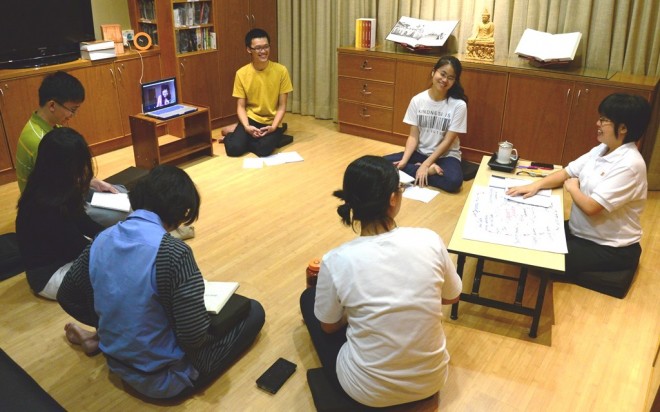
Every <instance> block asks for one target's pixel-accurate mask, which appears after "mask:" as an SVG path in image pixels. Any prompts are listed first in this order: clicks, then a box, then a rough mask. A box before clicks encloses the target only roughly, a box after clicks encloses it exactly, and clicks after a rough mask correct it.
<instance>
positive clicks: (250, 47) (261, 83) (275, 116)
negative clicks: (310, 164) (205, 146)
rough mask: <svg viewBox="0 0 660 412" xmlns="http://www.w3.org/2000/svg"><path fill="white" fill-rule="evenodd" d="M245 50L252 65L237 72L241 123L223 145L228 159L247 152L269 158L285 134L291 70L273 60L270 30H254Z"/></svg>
mask: <svg viewBox="0 0 660 412" xmlns="http://www.w3.org/2000/svg"><path fill="white" fill-rule="evenodd" d="M245 47H246V50H247V52H248V53H249V54H250V55H251V56H252V62H251V63H249V64H247V65H245V66H243V67H241V68H240V69H238V71H236V77H235V79H234V91H233V93H232V95H233V96H234V97H236V98H237V99H238V102H237V108H236V111H237V114H238V121H239V122H238V124H236V125H235V129H234V130H233V131H232V132H230V133H228V134H227V135H226V136H225V138H224V140H223V143H224V144H225V151H226V152H227V156H231V157H238V156H242V155H244V154H245V153H247V152H252V153H254V154H256V155H257V156H259V157H263V156H269V155H271V154H272V153H273V151H275V148H276V147H277V146H278V143H279V142H280V139H281V138H282V134H283V133H284V131H283V128H282V126H281V123H282V119H283V118H284V113H285V111H286V99H287V94H288V93H290V92H292V91H293V85H292V84H291V79H290V78H289V72H288V70H287V68H286V67H284V66H283V65H281V64H279V63H276V62H273V61H270V60H269V56H270V36H268V33H266V31H264V30H262V29H252V30H250V31H249V32H248V33H247V35H246V36H245ZM225 130H227V129H225ZM229 130H231V127H229Z"/></svg>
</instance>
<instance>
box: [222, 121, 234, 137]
mask: <svg viewBox="0 0 660 412" xmlns="http://www.w3.org/2000/svg"><path fill="white" fill-rule="evenodd" d="M236 126H238V123H234V124H230V125H228V126H225V127H222V128H220V133H221V134H222V136H223V137H224V136H227V135H228V134H229V133H234V130H236Z"/></svg>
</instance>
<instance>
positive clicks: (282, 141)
mask: <svg viewBox="0 0 660 412" xmlns="http://www.w3.org/2000/svg"><path fill="white" fill-rule="evenodd" d="M291 142H293V136H291V135H288V134H283V135H282V137H280V140H278V141H277V147H284V146H286V145H288V144H290V143H291Z"/></svg>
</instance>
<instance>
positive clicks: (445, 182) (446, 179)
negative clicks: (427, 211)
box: [384, 151, 463, 193]
mask: <svg viewBox="0 0 660 412" xmlns="http://www.w3.org/2000/svg"><path fill="white" fill-rule="evenodd" d="M384 157H385V159H387V160H389V161H390V162H398V161H399V160H401V158H402V157H403V152H400V153H394V154H391V155H387V156H384ZM426 159H428V156H426V155H423V154H421V153H419V152H418V151H414V152H413V154H412V156H410V160H409V161H408V163H407V164H406V167H404V168H403V169H402V170H403V171H404V172H406V173H407V174H409V175H410V176H412V177H415V174H417V169H419V166H418V165H416V164H415V163H422V162H424V161H425V160H426ZM435 164H437V165H438V166H440V168H441V169H442V171H443V172H444V174H443V175H442V176H440V175H432V176H429V186H433V187H437V188H438V189H442V190H444V191H445V192H450V193H455V192H458V191H459V190H460V189H461V185H463V169H462V168H461V161H460V160H458V159H456V158H454V157H440V158H438V159H437V160H436V161H435Z"/></svg>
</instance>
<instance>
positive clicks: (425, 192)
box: [403, 186, 440, 203]
mask: <svg viewBox="0 0 660 412" xmlns="http://www.w3.org/2000/svg"><path fill="white" fill-rule="evenodd" d="M438 193H440V192H438V191H437V190H431V189H428V188H426V187H419V186H408V187H406V190H405V191H404V192H403V197H405V198H408V199H413V200H419V201H420V202H424V203H428V202H430V201H431V200H433V198H434V197H436V196H437V195H438Z"/></svg>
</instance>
